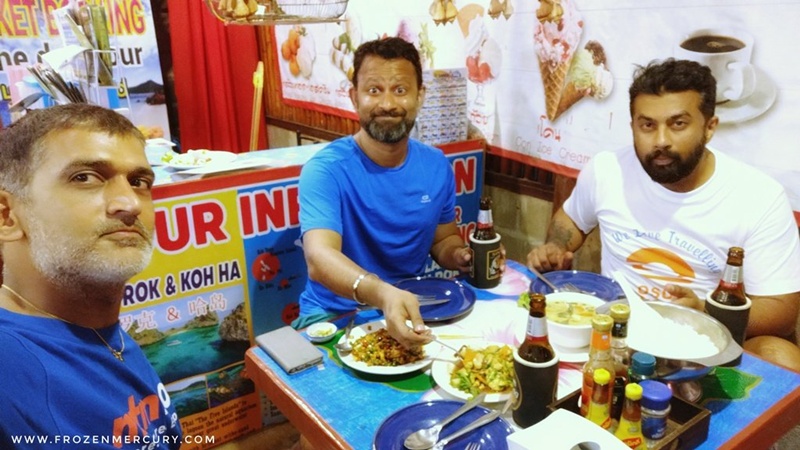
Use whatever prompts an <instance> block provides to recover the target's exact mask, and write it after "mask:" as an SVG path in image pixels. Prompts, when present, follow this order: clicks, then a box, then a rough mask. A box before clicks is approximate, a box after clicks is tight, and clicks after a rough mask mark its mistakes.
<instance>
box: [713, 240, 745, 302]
mask: <svg viewBox="0 0 800 450" xmlns="http://www.w3.org/2000/svg"><path fill="white" fill-rule="evenodd" d="M743 260H744V249H742V248H741V247H731V248H730V250H728V263H727V264H726V265H725V271H724V272H722V279H720V280H719V285H718V286H717V288H716V289H715V290H714V292H712V293H711V298H712V299H714V300H715V301H716V302H717V303H720V304H722V305H727V306H743V305H745V304H746V303H747V301H746V300H745V293H744V275H743V272H742V261H743Z"/></svg>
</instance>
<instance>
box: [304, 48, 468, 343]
mask: <svg viewBox="0 0 800 450" xmlns="http://www.w3.org/2000/svg"><path fill="white" fill-rule="evenodd" d="M424 96H425V88H424V86H423V85H422V67H421V63H420V59H419V53H418V52H417V50H416V48H414V46H413V45H412V44H409V43H408V42H405V41H404V40H402V39H400V38H387V39H379V40H375V41H370V42H366V43H364V44H362V45H361V46H360V47H359V48H358V50H356V52H355V56H354V74H353V87H351V88H350V99H351V100H352V102H353V105H354V107H355V110H356V113H357V114H358V117H359V122H360V124H361V130H359V131H358V132H357V133H356V134H355V135H353V136H348V137H345V138H342V139H338V140H336V141H334V142H332V143H331V144H330V145H328V146H327V147H326V148H325V149H323V150H321V151H320V152H319V153H318V154H317V155H315V156H314V157H313V158H312V159H311V160H310V161H309V162H308V163H307V164H306V165H305V166H304V167H303V171H302V174H301V175H300V226H301V231H302V234H303V250H304V252H305V258H306V263H307V264H308V274H309V281H308V284H307V285H306V289H305V291H304V292H303V293H302V294H301V296H300V321H301V322H305V323H306V324H307V323H308V322H309V320H308V319H309V318H312V317H316V318H321V317H324V316H325V314H330V313H334V314H336V313H343V312H346V311H352V310H353V309H355V307H356V305H357V303H356V302H360V303H366V304H370V305H374V306H377V307H378V308H380V309H381V310H382V311H383V313H384V316H385V318H386V323H387V329H388V331H389V334H390V335H391V336H392V337H394V338H395V339H397V340H398V341H399V342H400V343H401V344H403V345H404V346H407V347H410V346H417V345H422V344H425V343H427V342H429V341H430V340H431V336H430V333H429V331H427V330H426V328H425V326H424V324H423V321H422V318H421V317H420V313H419V303H418V301H417V298H416V296H415V295H413V294H411V293H410V292H407V291H404V290H400V289H398V288H396V287H394V286H393V285H392V283H394V282H396V281H398V280H400V279H402V278H408V277H412V276H417V275H421V274H422V273H423V271H424V269H425V262H426V260H427V257H428V255H431V256H432V257H433V259H434V260H435V261H436V262H437V263H438V264H439V265H441V266H442V267H445V268H447V269H458V270H461V271H468V270H469V266H470V264H471V254H470V252H469V249H468V248H467V247H466V246H465V244H464V241H463V240H462V239H461V236H460V235H459V232H458V228H457V226H456V220H455V219H456V217H455V180H454V176H453V171H452V168H451V166H450V163H449V161H448V160H447V158H446V157H445V156H444V154H443V153H442V152H441V150H438V149H436V148H433V147H430V146H428V145H425V144H422V143H420V142H417V141H414V140H410V139H409V132H410V131H411V129H412V127H413V126H414V120H415V119H416V116H417V111H418V110H419V107H420V105H421V104H422V101H423V99H424ZM407 320H410V322H411V327H409V326H408V325H407V324H406V321H407Z"/></svg>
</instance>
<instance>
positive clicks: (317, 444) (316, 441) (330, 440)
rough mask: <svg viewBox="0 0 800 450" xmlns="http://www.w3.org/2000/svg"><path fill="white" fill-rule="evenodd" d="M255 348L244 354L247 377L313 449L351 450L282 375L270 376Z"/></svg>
mask: <svg viewBox="0 0 800 450" xmlns="http://www.w3.org/2000/svg"><path fill="white" fill-rule="evenodd" d="M254 350H255V347H253V348H250V349H248V350H247V352H246V353H245V359H244V365H245V370H246V372H247V377H248V378H250V379H251V380H253V383H255V385H256V387H258V389H260V390H261V391H262V392H264V394H265V395H266V396H267V399H269V401H271V402H272V403H274V404H275V406H276V407H277V408H278V409H279V410H280V411H281V413H282V414H283V415H284V416H285V417H286V418H287V419H288V420H289V422H291V424H292V425H294V426H295V428H297V430H298V431H299V432H300V433H301V434H302V435H303V436H304V437H305V438H306V440H308V441H309V442H310V443H311V444H313V448H319V449H336V450H352V447H350V446H349V445H348V444H347V442H346V441H345V440H344V438H342V436H341V435H339V433H337V432H336V431H335V430H334V429H333V428H332V427H331V426H330V425H329V424H328V422H326V421H325V420H324V419H323V418H322V417H320V415H319V414H317V412H316V411H315V410H314V409H313V408H311V407H310V406H309V405H308V404H307V403H306V402H305V401H304V400H303V399H302V397H300V396H298V395H295V394H294V393H293V391H292V389H291V388H290V387H289V386H288V385H286V383H284V382H283V380H281V379H280V377H279V376H277V375H274V376H270V374H271V373H274V372H273V370H272V368H271V367H269V366H268V365H267V364H265V363H264V362H263V361H262V360H261V358H259V357H258V356H257V355H256V354H255V353H254Z"/></svg>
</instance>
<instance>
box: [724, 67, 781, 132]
mask: <svg viewBox="0 0 800 450" xmlns="http://www.w3.org/2000/svg"><path fill="white" fill-rule="evenodd" d="M777 95H778V89H777V87H776V86H775V83H773V82H772V80H770V78H769V76H767V74H766V72H764V71H763V70H761V69H759V68H756V88H755V91H754V92H753V93H752V94H751V95H750V96H749V97H747V98H743V99H741V100H736V101H729V102H724V103H720V104H718V105H717V109H716V113H717V117H719V122H720V123H721V124H726V123H740V122H745V121H748V120H750V119H754V118H756V117H758V116H760V115H762V114H764V113H765V112H766V111H767V110H768V109H769V108H771V107H772V104H773V103H775V98H776V97H777Z"/></svg>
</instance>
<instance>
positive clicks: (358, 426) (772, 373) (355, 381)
mask: <svg viewBox="0 0 800 450" xmlns="http://www.w3.org/2000/svg"><path fill="white" fill-rule="evenodd" d="M511 267H512V271H511V272H512V273H513V272H514V270H513V269H520V267H521V266H519V265H513V264H512V265H511ZM520 271H525V269H524V268H521V269H520ZM525 275H526V276H527V274H525ZM507 278H513V275H512V276H510V277H507ZM512 289H513V287H512ZM493 297H494V298H493ZM515 308H516V310H515ZM371 313H372V314H377V313H375V312H371ZM510 314H512V315H514V317H515V319H514V320H517V319H516V317H517V316H518V315H519V316H521V317H522V319H521V320H522V323H524V320H525V317H527V314H526V312H525V311H524V310H522V309H519V308H517V307H516V306H515V299H514V296H513V295H502V293H501V295H494V294H492V293H487V292H478V301H477V303H476V305H475V309H474V310H473V312H472V313H470V314H469V315H468V316H466V317H465V318H463V319H461V320H459V321H457V322H455V323H454V324H449V325H445V327H446V328H441V329H439V330H438V332H443V331H444V330H447V331H452V330H456V331H457V330H472V331H473V333H474V332H475V330H476V327H480V324H482V323H487V320H486V317H489V316H492V317H507V316H509V315H510ZM375 318H376V316H374V315H370V314H366V315H365V316H364V317H361V315H360V316H359V319H358V320H357V323H359V322H361V323H364V322H367V321H372V320H374V319H375ZM488 322H491V321H488ZM515 326H517V325H515ZM506 328H508V329H502V327H498V326H496V325H491V324H490V325H488V326H486V327H484V328H482V329H481V333H482V334H483V336H484V338H486V339H489V340H494V341H497V340H501V341H505V340H507V339H508V338H509V335H513V334H516V332H515V331H513V330H510V328H513V326H512V327H506ZM434 331H435V332H437V330H434ZM334 340H335V339H334ZM332 343H333V341H332V342H330V343H328V344H326V345H325V346H320V349H321V351H322V353H323V364H322V365H320V366H319V367H317V368H313V369H310V370H307V371H304V372H301V373H298V374H294V375H288V374H286V372H285V371H283V369H281V368H280V366H278V365H277V364H276V363H275V362H274V361H273V360H272V359H271V358H270V357H269V356H268V355H267V354H266V353H264V352H263V351H262V350H261V349H259V348H257V347H253V348H251V349H249V350H248V351H247V353H246V356H245V366H246V370H247V375H248V376H249V377H250V378H251V379H252V380H253V381H254V382H255V384H256V386H257V387H258V388H259V389H261V390H262V391H263V392H264V393H265V394H266V396H267V398H269V400H270V401H272V402H273V403H274V404H275V405H276V407H277V408H278V409H279V410H280V411H281V412H282V413H283V414H284V415H285V416H286V418H287V419H288V420H289V421H290V422H291V423H292V424H293V425H294V426H295V427H296V428H297V429H298V430H299V431H300V432H301V433H302V434H303V435H304V436H305V437H306V439H308V441H309V442H310V443H311V444H312V445H313V448H315V449H351V448H352V449H356V450H362V449H369V448H372V438H373V435H374V433H375V431H376V430H377V429H378V428H379V426H380V424H381V423H382V421H383V420H384V419H385V418H386V417H388V416H390V415H391V414H392V413H393V412H394V411H396V410H398V409H400V408H402V407H405V406H407V405H411V404H413V403H417V402H419V401H423V400H429V399H436V398H448V399H452V398H453V397H451V396H449V394H447V393H446V392H444V391H443V390H442V389H441V388H439V387H438V386H435V383H434V382H433V380H432V379H431V377H430V374H429V372H430V371H429V370H428V371H426V372H424V373H422V372H420V373H418V374H415V375H414V376H412V377H411V379H401V378H398V379H391V380H386V379H380V378H376V377H371V376H364V375H363V374H359V373H356V372H354V371H352V370H351V369H349V368H348V367H347V366H344V365H343V364H342V363H341V361H339V359H338V356H336V355H335V354H334V352H333V350H332ZM579 367H580V364H569V363H563V362H562V364H561V367H560V373H559V377H560V380H559V392H558V396H559V398H561V397H563V396H565V395H567V394H568V393H570V392H572V391H573V390H574V389H577V388H578V387H579V386H580V372H579V370H578V369H579ZM720 370H725V371H727V372H724V373H725V374H727V375H728V376H729V375H734V378H735V379H737V380H740V381H738V382H736V383H744V384H741V385H736V383H734V386H733V387H732V390H734V391H740V392H741V395H742V396H743V398H738V399H735V400H730V399H704V400H703V403H702V406H704V407H705V408H708V409H709V410H711V411H712V416H711V424H710V427H709V435H708V438H707V440H706V441H705V442H704V443H703V444H702V445H701V446H700V447H698V448H700V449H704V450H711V449H718V448H722V449H732V448H744V449H758V448H767V447H769V446H770V445H771V444H772V443H774V442H775V441H777V440H778V439H779V438H780V437H781V436H783V435H784V434H785V433H786V432H787V431H789V430H790V429H791V428H792V427H793V426H795V425H797V424H800V374H798V373H795V372H792V371H789V370H786V369H784V368H781V367H778V366H775V365H773V364H770V363H767V362H765V361H763V360H761V359H759V358H757V357H755V356H753V355H751V354H747V353H746V354H745V355H744V357H743V359H742V363H741V365H740V366H738V367H737V368H735V369H720ZM707 379H709V377H707ZM729 388H731V386H726V389H729ZM706 390H711V389H706ZM723 390H724V389H723ZM737 395H739V394H736V393H732V396H733V397H736V396H737ZM509 422H510V423H513V421H511V420H510V419H509Z"/></svg>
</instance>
